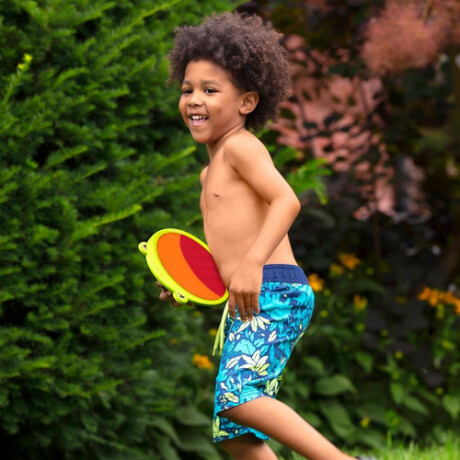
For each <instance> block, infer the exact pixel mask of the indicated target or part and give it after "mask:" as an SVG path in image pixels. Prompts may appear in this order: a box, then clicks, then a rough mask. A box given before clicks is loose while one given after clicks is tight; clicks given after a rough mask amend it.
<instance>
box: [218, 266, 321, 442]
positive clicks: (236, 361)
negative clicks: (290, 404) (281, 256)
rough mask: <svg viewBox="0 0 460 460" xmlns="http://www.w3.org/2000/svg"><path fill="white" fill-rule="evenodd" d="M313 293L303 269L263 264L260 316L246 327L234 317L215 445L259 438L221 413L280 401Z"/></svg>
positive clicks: (228, 338) (226, 349)
mask: <svg viewBox="0 0 460 460" xmlns="http://www.w3.org/2000/svg"><path fill="white" fill-rule="evenodd" d="M313 304H314V294H313V291H312V289H311V287H310V285H309V284H308V281H307V277H306V276H305V274H304V272H303V270H302V269H301V268H300V267H298V266H296V265H283V264H276V265H265V266H264V270H263V279H262V288H261V292H260V297H259V306H260V313H259V314H257V315H254V318H253V319H252V321H246V322H242V321H241V320H240V318H239V315H238V312H237V317H236V318H235V319H232V318H231V317H230V316H229V317H228V318H227V320H226V323H225V337H226V338H225V343H224V347H223V351H222V358H221V361H220V366H219V372H218V375H217V378H216V390H215V399H214V423H213V441H214V442H221V441H224V440H226V439H231V438H235V437H237V436H241V435H243V434H246V433H253V434H254V435H255V436H257V437H258V438H260V439H264V440H267V439H269V437H268V436H267V435H265V434H264V433H261V432H260V431H257V430H254V429H253V428H249V427H246V426H241V425H237V424H235V423H233V422H231V421H230V420H229V419H227V418H225V417H223V416H222V415H220V412H221V411H223V410H225V409H230V408H231V407H235V406H238V405H240V404H243V403H245V402H248V401H252V400H253V399H256V398H259V397H261V396H269V397H271V398H276V394H277V392H278V389H279V387H280V384H281V379H282V373H283V369H284V366H285V365H286V362H287V360H288V359H289V356H290V355H291V352H292V350H293V348H294V346H295V344H296V343H297V341H298V340H299V339H300V337H301V336H302V335H303V334H304V332H305V330H306V329H307V327H308V323H309V322H310V318H311V315H312V313H313Z"/></svg>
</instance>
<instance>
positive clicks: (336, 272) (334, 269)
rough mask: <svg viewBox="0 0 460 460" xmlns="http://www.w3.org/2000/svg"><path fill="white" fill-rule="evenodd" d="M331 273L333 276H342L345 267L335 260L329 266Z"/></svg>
mask: <svg viewBox="0 0 460 460" xmlns="http://www.w3.org/2000/svg"><path fill="white" fill-rule="evenodd" d="M329 273H330V275H331V276H332V277H334V276H340V275H341V274H342V273H343V267H342V266H341V265H339V264H336V263H335V262H334V263H332V264H331V266H330V267H329Z"/></svg>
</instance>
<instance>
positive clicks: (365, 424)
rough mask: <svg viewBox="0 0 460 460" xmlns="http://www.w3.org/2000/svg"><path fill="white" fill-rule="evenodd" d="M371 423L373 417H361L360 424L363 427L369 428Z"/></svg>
mask: <svg viewBox="0 0 460 460" xmlns="http://www.w3.org/2000/svg"><path fill="white" fill-rule="evenodd" d="M369 423H371V419H370V418H369V417H363V418H362V419H361V422H360V425H361V426H362V427H363V428H367V427H368V426H369Z"/></svg>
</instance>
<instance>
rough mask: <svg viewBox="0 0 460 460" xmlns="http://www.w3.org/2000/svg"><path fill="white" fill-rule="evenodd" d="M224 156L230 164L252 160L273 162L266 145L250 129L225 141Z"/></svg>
mask: <svg viewBox="0 0 460 460" xmlns="http://www.w3.org/2000/svg"><path fill="white" fill-rule="evenodd" d="M223 150H224V156H225V157H226V158H227V159H228V161H229V162H230V164H232V165H233V166H234V165H237V164H248V163H252V162H256V161H257V162H260V161H269V162H270V163H271V162H272V159H271V157H270V154H269V152H268V150H267V148H266V147H265V145H264V144H263V143H262V142H261V141H260V140H259V139H258V138H257V137H256V136H254V134H252V133H250V132H249V131H242V132H239V133H237V134H235V135H233V136H232V137H230V138H229V139H227V141H226V142H225V145H224V148H223Z"/></svg>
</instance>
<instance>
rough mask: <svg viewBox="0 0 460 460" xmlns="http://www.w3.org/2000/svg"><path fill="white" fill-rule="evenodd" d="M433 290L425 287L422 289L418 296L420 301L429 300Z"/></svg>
mask: <svg viewBox="0 0 460 460" xmlns="http://www.w3.org/2000/svg"><path fill="white" fill-rule="evenodd" d="M430 294H431V289H430V288H429V287H428V286H425V287H424V288H423V289H422V292H420V294H419V295H418V299H419V300H427V299H428V298H429V297H430Z"/></svg>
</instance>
